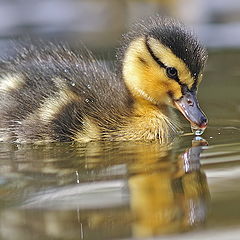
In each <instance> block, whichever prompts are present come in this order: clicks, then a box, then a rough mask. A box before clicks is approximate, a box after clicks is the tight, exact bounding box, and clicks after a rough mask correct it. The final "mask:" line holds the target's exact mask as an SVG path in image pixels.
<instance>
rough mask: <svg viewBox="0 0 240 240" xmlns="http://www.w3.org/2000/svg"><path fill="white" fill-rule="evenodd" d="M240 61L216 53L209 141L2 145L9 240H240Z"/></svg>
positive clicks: (207, 97) (3, 215) (1, 234)
mask: <svg viewBox="0 0 240 240" xmlns="http://www.w3.org/2000/svg"><path fill="white" fill-rule="evenodd" d="M239 57H240V52H238V51H221V52H212V53H211V54H210V59H209V64H208V68H207V73H206V77H205V79H204V81H203V83H202V86H201V88H200V90H199V100H200V104H201V107H202V108H203V110H204V112H205V113H206V115H207V116H208V119H209V127H208V128H207V129H206V131H205V132H204V134H203V135H202V136H201V137H202V138H201V137H199V136H198V137H194V136H193V134H192V133H191V130H190V126H189V124H188V122H187V121H186V120H184V119H183V122H185V125H184V132H185V134H183V136H181V137H179V138H177V139H175V141H174V142H173V143H172V144H169V145H164V146H161V145H159V144H158V143H156V142H152V143H143V142H142V143H141V142H116V143H109V142H98V143H88V144H80V143H73V144H70V143H55V144H48V145H31V144H27V145H18V144H9V143H1V144H0V239H11V240H14V239H24V240H25V239H26V240H28V239H46V240H49V239H51V240H52V239H86V240H96V239H98V240H101V239H136V238H143V239H145V238H148V239H149V238H150V237H152V236H158V238H159V239H193V238H194V239H218V240H219V239H239V237H238V236H239V234H240V231H239V230H238V229H239V227H240V206H239V201H240V192H239V187H240V141H239V140H240V97H239V89H240V81H239V79H240V68H239V63H238V59H239Z"/></svg>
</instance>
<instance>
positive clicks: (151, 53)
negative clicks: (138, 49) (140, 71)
mask: <svg viewBox="0 0 240 240" xmlns="http://www.w3.org/2000/svg"><path fill="white" fill-rule="evenodd" d="M145 45H146V48H147V50H148V52H149V53H150V55H151V57H152V58H153V59H154V61H155V62H156V63H157V64H158V65H159V66H160V67H162V68H165V69H166V68H167V66H166V65H165V64H164V63H163V62H161V61H160V59H159V58H158V57H157V56H156V55H155V54H154V52H153V50H152V49H151V47H150V45H149V43H148V37H147V36H146V37H145Z"/></svg>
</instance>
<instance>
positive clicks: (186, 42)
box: [120, 16, 207, 129]
mask: <svg viewBox="0 0 240 240" xmlns="http://www.w3.org/2000/svg"><path fill="white" fill-rule="evenodd" d="M120 52H121V54H120V58H121V62H122V65H121V66H122V69H121V71H122V77H123V79H124V81H125V83H126V85H127V87H128V89H129V91H130V92H131V94H132V96H133V98H134V100H135V101H138V102H139V103H141V104H146V105H147V104H150V105H156V106H164V105H168V106H172V107H176V108H178V109H179V110H180V111H181V112H182V114H183V115H184V116H185V117H186V118H187V119H188V120H189V121H190V122H191V125H192V127H193V128H198V129H199V128H200V129H205V128H206V126H207V118H206V116H205V115H204V113H203V112H202V110H201V109H200V107H199V104H198V101H197V98H196V93H197V89H198V86H199V84H200V82H201V80H202V73H203V68H204V65H205V62H206V60H207V52H206V50H205V49H204V48H203V47H202V46H201V45H200V44H199V42H198V41H197V40H196V39H195V37H194V36H193V35H192V34H191V33H190V32H189V31H188V30H187V29H186V28H185V26H183V25H182V24H181V23H180V22H178V21H177V20H174V19H172V18H165V17H164V18H163V17H159V16H157V17H155V18H150V19H148V20H147V21H141V22H140V23H137V24H136V25H135V26H134V27H133V29H132V30H131V31H130V32H129V33H128V34H126V35H125V36H124V46H123V49H121V51H120Z"/></svg>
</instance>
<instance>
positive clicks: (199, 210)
mask: <svg viewBox="0 0 240 240" xmlns="http://www.w3.org/2000/svg"><path fill="white" fill-rule="evenodd" d="M205 143H206V141H204V140H203V141H198V142H193V146H192V147H191V148H189V149H187V150H186V152H184V153H183V154H181V155H179V157H178V162H177V164H178V165H179V167H180V168H178V167H177V168H174V167H175V165H176V164H173V162H169V161H168V163H169V168H164V169H158V171H150V172H146V171H145V173H144V174H136V175H133V176H131V177H130V178H129V180H128V184H129V190H130V196H131V197H130V204H131V209H132V212H133V215H135V218H136V219H135V221H134V222H133V225H132V226H133V234H134V236H135V237H138V236H141V237H143V236H144V237H146V236H152V235H158V234H163V233H164V234H166V233H172V232H177V231H186V230H188V229H190V228H192V227H196V226H198V225H201V224H202V223H204V222H205V220H206V215H207V214H206V213H207V203H208V200H209V190H208V185H207V179H206V176H205V173H204V172H203V171H201V166H200V162H199V158H200V152H201V151H202V146H204V145H205ZM159 164H160V162H159ZM145 168H146V166H145Z"/></svg>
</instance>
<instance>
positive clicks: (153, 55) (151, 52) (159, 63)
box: [145, 36, 186, 87]
mask: <svg viewBox="0 0 240 240" xmlns="http://www.w3.org/2000/svg"><path fill="white" fill-rule="evenodd" d="M148 39H149V38H148V37H147V36H146V37H145V45H146V48H147V50H148V52H149V53H150V55H151V57H152V58H153V59H154V60H155V62H156V63H157V64H158V65H159V66H160V67H162V68H164V69H167V68H168V66H166V65H165V64H164V63H163V62H162V61H161V60H160V59H159V58H158V57H157V56H156V55H155V54H154V52H153V50H152V49H151V47H150V45H149V42H148ZM171 79H173V80H175V81H176V82H177V83H178V84H179V85H180V86H181V87H184V86H186V84H183V83H182V82H181V81H180V79H179V77H178V76H176V77H174V78H171Z"/></svg>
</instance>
